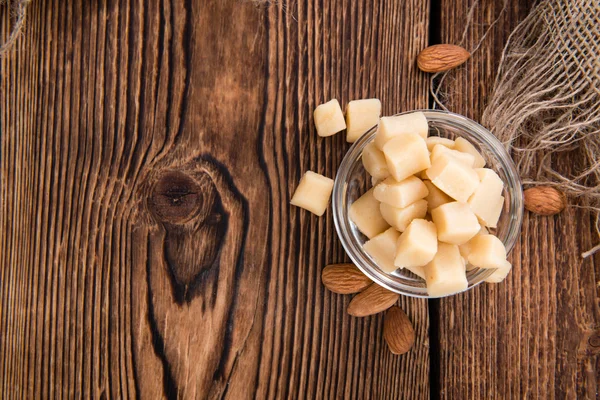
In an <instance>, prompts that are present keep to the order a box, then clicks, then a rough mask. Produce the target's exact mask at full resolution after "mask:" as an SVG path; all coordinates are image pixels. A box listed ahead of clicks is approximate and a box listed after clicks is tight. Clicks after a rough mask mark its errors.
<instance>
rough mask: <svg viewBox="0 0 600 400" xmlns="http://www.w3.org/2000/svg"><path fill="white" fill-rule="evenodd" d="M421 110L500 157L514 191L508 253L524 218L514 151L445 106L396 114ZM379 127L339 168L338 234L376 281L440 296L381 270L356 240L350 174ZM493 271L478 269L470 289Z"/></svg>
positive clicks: (403, 291)
mask: <svg viewBox="0 0 600 400" xmlns="http://www.w3.org/2000/svg"><path fill="white" fill-rule="evenodd" d="M418 111H420V112H423V113H424V114H425V116H426V117H427V119H428V120H431V121H436V122H437V121H440V122H444V123H449V124H451V125H454V127H456V128H458V129H461V130H463V131H465V133H466V136H474V137H476V138H477V140H479V141H480V142H483V143H485V145H486V146H487V148H488V150H490V152H491V153H492V154H493V155H494V157H495V158H496V161H497V162H498V163H499V164H500V165H501V168H502V170H503V171H504V173H505V174H506V178H507V181H506V182H505V183H506V185H507V190H508V191H509V193H510V202H509V210H511V214H510V216H509V226H508V233H507V235H506V238H505V239H504V245H505V246H506V251H507V253H508V252H510V251H511V250H512V248H513V247H514V245H515V243H516V242H517V240H518V238H519V234H520V232H521V224H522V221H523V189H522V186H521V180H520V178H519V174H518V172H517V169H516V166H515V164H514V163H513V161H512V159H511V157H510V155H509V154H508V152H507V151H506V149H505V148H504V146H503V145H502V143H501V142H500V141H499V140H498V139H497V138H496V137H495V136H494V135H493V134H492V133H491V132H490V131H489V130H487V129H486V128H484V127H483V126H481V125H480V124H478V123H477V122H475V121H473V120H471V119H470V118H467V117H465V116H463V115H460V114H455V113H452V112H449V111H442V110H412V111H407V112H403V113H399V114H396V115H403V114H409V113H413V112H418ZM375 131H376V127H373V128H371V129H370V130H369V131H368V132H366V133H365V134H364V135H363V136H361V137H360V138H359V139H358V140H357V141H356V142H355V143H354V144H353V145H352V146H351V147H350V149H349V150H348V152H347V153H346V155H345V156H344V158H343V160H342V163H341V164H340V167H339V169H338V172H337V175H336V178H335V183H334V186H333V195H332V207H333V222H334V225H335V229H336V232H337V235H338V237H339V239H340V241H341V243H342V246H343V247H344V250H345V251H346V254H348V256H349V257H350V259H351V260H352V262H353V263H354V264H355V265H356V266H357V267H358V268H359V269H360V270H361V271H362V272H363V273H364V274H365V275H366V276H368V277H369V278H370V279H371V280H372V281H373V282H375V283H377V284H379V285H381V286H383V287H385V288H387V289H389V290H391V291H393V292H396V293H399V294H402V295H405V296H411V297H419V298H428V299H430V298H436V296H429V295H428V294H427V292H426V290H425V289H424V288H419V287H414V286H407V285H404V284H402V283H400V282H398V281H396V280H394V279H393V277H392V276H391V275H389V274H385V273H381V272H379V271H377V270H376V269H375V267H374V266H373V265H372V263H373V262H372V261H371V259H370V258H369V257H368V256H367V255H366V254H365V252H364V251H363V249H362V246H361V245H360V244H359V243H357V242H356V241H355V240H354V235H353V234H352V231H351V227H350V224H351V222H350V220H349V218H348V215H347V212H346V207H345V195H346V191H347V181H348V175H349V173H350V171H351V168H352V166H353V164H354V162H355V160H357V159H358V157H360V155H361V154H362V151H363V149H364V147H365V146H366V145H367V144H368V143H369V142H370V141H371V140H372V139H373V137H374V135H375ZM493 272H494V270H491V269H488V270H483V269H480V270H478V271H477V272H476V273H475V274H474V275H473V276H472V277H471V279H470V280H469V286H468V287H467V289H466V290H470V289H472V288H473V287H475V286H477V285H479V284H480V283H481V282H483V281H485V279H486V278H488V277H489V276H490V275H491V274H492V273H493ZM455 294H457V293H455Z"/></svg>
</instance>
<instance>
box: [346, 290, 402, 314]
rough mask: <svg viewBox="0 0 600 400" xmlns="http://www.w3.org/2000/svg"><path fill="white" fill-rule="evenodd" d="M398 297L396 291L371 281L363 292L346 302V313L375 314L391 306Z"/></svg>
mask: <svg viewBox="0 0 600 400" xmlns="http://www.w3.org/2000/svg"><path fill="white" fill-rule="evenodd" d="M399 297H400V295H399V294H398V293H394V292H390V291H389V290H387V289H386V288H383V287H381V286H379V285H378V284H376V283H373V284H371V286H369V287H368V288H366V289H365V290H364V291H363V292H360V293H359V294H357V295H356V296H354V298H353V299H352V301H350V304H348V314H350V315H353V316H355V317H366V316H367V315H373V314H377V313H379V312H382V311H385V310H387V309H388V308H390V307H391V306H393V305H394V303H395V302H396V301H398V298H399Z"/></svg>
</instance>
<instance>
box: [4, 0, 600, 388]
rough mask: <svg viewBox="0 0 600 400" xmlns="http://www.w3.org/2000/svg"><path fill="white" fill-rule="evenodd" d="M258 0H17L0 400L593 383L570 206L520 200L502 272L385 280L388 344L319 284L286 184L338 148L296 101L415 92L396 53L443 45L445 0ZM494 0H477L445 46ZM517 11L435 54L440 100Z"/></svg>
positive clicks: (325, 245) (415, 101) (581, 243)
mask: <svg viewBox="0 0 600 400" xmlns="http://www.w3.org/2000/svg"><path fill="white" fill-rule="evenodd" d="M277 3H278V4H271V2H266V3H265V2H262V3H261V4H258V3H257V2H252V1H246V0H243V1H242V0H222V1H198V0H187V1H170V0H163V1H160V2H158V1H157V2H144V1H141V0H129V1H128V0H123V1H119V2H118V1H116V0H112V1H91V2H90V1H85V0H73V1H69V2H65V1H59V0H47V1H45V2H41V1H40V2H33V3H32V4H31V5H30V7H29V11H28V20H27V24H26V30H25V32H24V35H23V37H22V38H21V39H20V40H19V41H18V42H17V45H16V48H15V49H14V51H13V52H12V53H11V54H10V55H9V56H8V57H5V58H3V59H1V60H0V138H1V147H0V151H1V153H0V171H1V174H0V179H1V181H0V398H7V399H8V398H48V397H76V398H81V397H93V398H131V397H139V398H149V399H154V398H161V397H169V398H231V399H241V398H260V399H262V398H294V399H300V398H356V399H364V398H373V399H388V398H389V399H391V398H428V397H434V398H438V397H443V398H471V397H472V398H481V399H484V398H485V399H487V398H499V399H505V398H535V397H539V398H565V397H566V398H573V397H575V396H576V395H578V396H579V397H581V398H586V397H587V398H594V397H596V393H597V391H598V385H599V381H598V379H599V378H598V376H599V370H600V343H599V342H600V331H599V329H600V322H599V321H600V311H599V306H598V282H599V281H600V276H599V275H600V272H598V268H597V267H596V264H594V261H595V262H596V263H597V262H598V260H599V259H598V258H596V259H595V260H587V261H585V262H583V261H582V260H581V259H580V258H579V256H578V254H579V253H580V251H581V250H582V249H586V248H587V247H590V245H591V244H592V241H593V240H594V237H593V236H592V228H591V221H590V216H589V215H588V214H587V213H585V212H583V211H576V210H568V211H566V212H565V213H564V214H563V215H561V216H560V217H554V218H553V217H549V218H548V217H544V218H540V217H534V216H530V215H527V216H526V220H525V224H524V228H523V235H522V239H521V241H520V243H519V245H518V246H517V248H516V249H515V250H514V251H513V254H512V259H513V262H514V264H515V269H514V271H513V273H512V274H511V275H510V276H509V279H508V281H507V282H505V283H503V284H500V285H497V286H481V287H478V288H476V289H475V290H473V291H472V292H469V293H467V294H464V295H459V296H456V297H453V298H451V299H448V300H442V301H431V302H429V303H428V302H426V301H424V300H416V299H411V298H406V297H401V299H400V301H399V305H400V307H401V308H402V309H404V310H405V311H406V312H407V314H408V316H409V317H410V319H411V320H412V321H413V323H414V325H415V330H416V336H417V340H416V343H415V346H414V347H413V349H412V350H411V352H410V353H408V354H406V355H403V356H395V355H392V354H391V353H390V352H389V351H388V349H387V347H386V345H385V342H383V339H382V329H383V318H382V316H381V315H377V316H373V317H368V318H354V317H350V316H348V315H347V314H346V312H345V309H346V307H347V305H348V303H349V301H350V298H351V297H350V296H343V295H335V294H332V293H330V292H328V291H327V290H325V289H324V288H323V286H322V285H321V282H320V271H321V269H322V268H323V266H325V265H326V264H328V263H331V262H342V261H347V258H346V256H345V254H344V252H343V249H342V247H341V245H340V243H339V241H338V239H337V237H336V236H335V231H334V227H333V222H332V220H331V211H330V210H329V211H328V212H327V213H326V214H325V216H324V217H322V218H317V217H314V216H312V215H310V214H308V213H307V212H305V211H302V210H299V209H297V208H294V207H291V206H289V199H290V196H291V194H292V193H293V190H294V188H295V186H296V184H297V182H298V180H299V178H300V177H301V175H302V174H303V172H304V171H306V170H307V169H311V170H314V171H316V172H319V173H322V174H324V175H326V176H330V177H333V176H334V175H335V172H336V169H337V166H338V165H339V163H340V161H341V159H342V157H343V155H344V153H345V151H346V150H347V149H348V147H349V146H348V144H347V143H345V141H344V138H343V136H342V135H339V136H335V137H333V138H326V139H322V138H318V137H317V136H316V133H315V130H314V127H313V124H312V110H313V109H314V107H315V106H316V105H317V104H319V103H321V102H323V101H325V100H328V99H330V98H333V97H335V98H338V99H339V100H340V103H342V104H343V103H345V102H347V101H348V100H351V99H357V98H365V97H378V98H380V99H381V100H382V103H383V107H384V110H383V111H384V113H385V114H392V113H396V112H399V111H405V110H411V109H415V108H427V107H429V106H431V101H430V97H429V94H428V92H427V90H428V87H429V80H428V79H429V77H428V75H426V74H423V73H421V72H419V71H418V70H417V69H416V64H415V57H416V55H417V54H418V52H419V51H420V50H421V49H423V48H424V47H425V46H427V45H428V44H430V43H437V42H440V41H441V42H451V43H456V42H458V41H459V40H460V38H461V36H462V32H463V29H464V23H465V18H466V14H467V12H468V8H469V6H470V4H471V2H470V1H466V0H443V1H441V2H437V1H435V2H433V4H429V3H428V2H423V1H419V0H409V1H405V2H395V1H384V0H380V1H371V0H358V1H355V0H326V1H304V0H298V1H289V2H288V1H284V2H277ZM500 9H501V5H499V4H496V2H493V1H491V0H486V1H482V2H481V4H480V5H479V7H478V8H477V9H476V12H475V14H474V16H475V19H474V21H475V25H474V27H475V28H474V30H473V31H472V34H470V35H468V36H467V42H466V43H465V46H466V47H467V48H469V46H472V45H473V44H474V43H475V42H476V41H477V40H478V38H479V37H480V36H481V35H482V34H483V32H484V30H485V29H486V28H487V26H489V24H490V23H491V22H492V21H493V20H494V19H495V17H496V16H497V15H499V13H500ZM527 9H528V5H527V4H525V3H523V2H519V1H517V0H511V1H509V6H508V10H507V12H506V14H504V15H503V16H502V18H501V19H500V21H499V23H498V25H497V28H496V29H495V30H493V31H492V33H491V35H490V37H489V39H488V40H486V42H484V44H483V47H482V49H481V50H480V51H479V52H478V53H476V54H475V56H474V57H473V59H472V61H470V62H469V64H467V65H466V66H465V67H463V68H460V69H459V70H457V71H455V72H453V73H452V74H451V75H450V77H451V78H452V79H449V80H448V81H447V82H448V87H445V88H444V89H445V90H446V91H447V92H448V96H447V105H448V107H449V108H450V109H451V110H453V111H456V112H460V113H463V114H465V115H468V116H472V117H474V118H478V117H479V116H480V115H481V111H482V109H483V107H484V105H485V99H486V96H488V95H489V91H490V82H491V78H492V77H493V74H494V72H495V66H496V65H497V62H498V59H499V55H500V53H501V50H502V46H503V44H504V43H505V41H506V39H507V37H508V34H509V32H510V29H512V28H513V27H514V26H515V25H516V24H517V23H518V21H519V19H521V18H523V17H524V16H525V15H526V12H527ZM0 13H1V14H0V24H1V25H0V35H1V36H2V37H5V36H6V32H7V30H8V28H9V26H8V25H9V24H8V21H9V17H10V15H9V13H8V12H7V9H6V7H2V8H0ZM565 162H570V160H567V161H565Z"/></svg>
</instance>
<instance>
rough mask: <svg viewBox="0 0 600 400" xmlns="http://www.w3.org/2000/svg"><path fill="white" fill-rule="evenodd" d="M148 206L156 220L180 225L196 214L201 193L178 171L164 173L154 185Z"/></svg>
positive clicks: (187, 177)
mask: <svg viewBox="0 0 600 400" xmlns="http://www.w3.org/2000/svg"><path fill="white" fill-rule="evenodd" d="M148 206H149V208H150V211H151V212H152V214H154V216H155V217H156V218H157V219H158V220H160V221H162V222H167V223H171V224H181V223H183V222H186V221H188V220H190V219H191V218H192V217H194V215H196V214H197V213H198V210H199V208H200V207H201V206H202V191H201V190H200V186H199V185H198V183H197V182H196V181H195V180H194V179H192V178H191V177H190V176H188V175H186V174H184V173H182V172H179V171H169V172H165V173H164V174H163V175H162V176H161V177H160V178H159V179H158V181H157V182H156V184H155V185H154V188H153V189H152V192H151V194H150V197H149V199H148Z"/></svg>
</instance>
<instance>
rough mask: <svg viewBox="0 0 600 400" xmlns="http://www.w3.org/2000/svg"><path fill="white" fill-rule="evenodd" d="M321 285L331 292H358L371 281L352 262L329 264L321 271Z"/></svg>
mask: <svg viewBox="0 0 600 400" xmlns="http://www.w3.org/2000/svg"><path fill="white" fill-rule="evenodd" d="M321 280H322V281H323V285H325V287H326V288H327V289H329V290H330V291H332V292H333V293H339V294H350V293H358V292H360V291H361V290H363V289H365V288H366V287H367V286H369V285H370V284H371V283H372V282H371V280H370V279H369V278H367V276H366V275H365V274H363V273H362V272H361V271H360V270H359V269H358V268H357V267H356V266H355V265H354V264H331V265H328V266H326V267H325V268H323V272H322V273H321Z"/></svg>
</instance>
